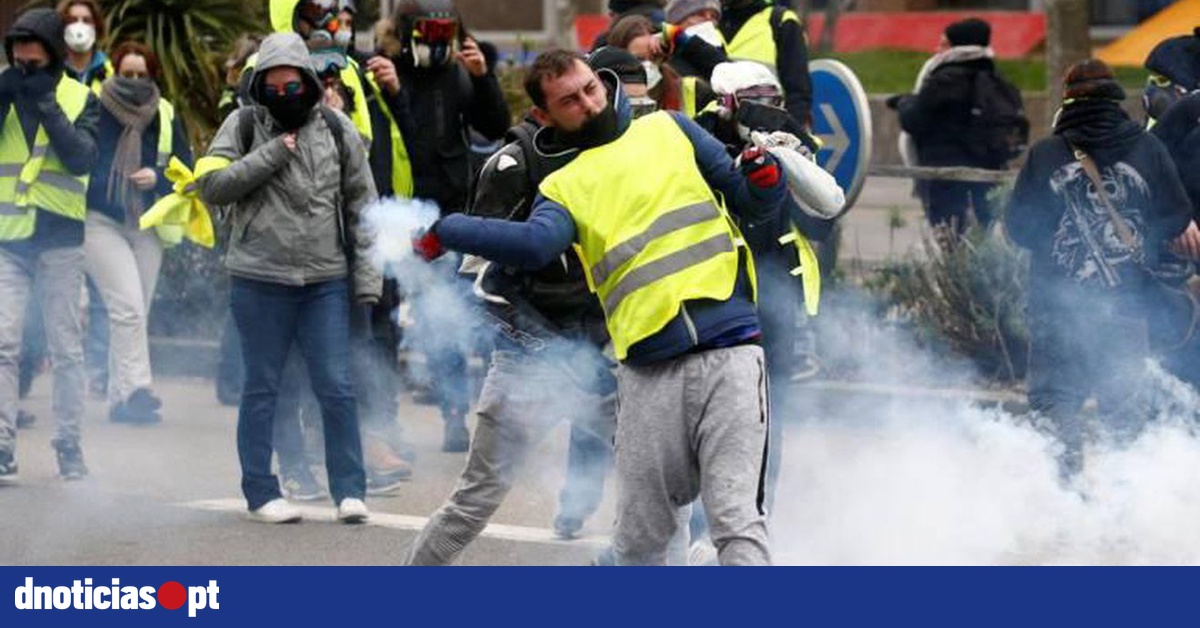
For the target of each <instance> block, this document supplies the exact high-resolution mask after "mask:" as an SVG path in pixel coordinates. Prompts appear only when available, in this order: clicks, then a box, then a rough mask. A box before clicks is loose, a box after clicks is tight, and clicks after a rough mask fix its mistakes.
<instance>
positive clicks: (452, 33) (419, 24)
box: [413, 16, 459, 44]
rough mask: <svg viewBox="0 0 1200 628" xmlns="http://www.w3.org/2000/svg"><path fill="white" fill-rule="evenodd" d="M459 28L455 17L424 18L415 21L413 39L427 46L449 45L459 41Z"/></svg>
mask: <svg viewBox="0 0 1200 628" xmlns="http://www.w3.org/2000/svg"><path fill="white" fill-rule="evenodd" d="M458 28H459V24H458V20H457V19H455V18H454V17H450V16H446V17H442V16H439V17H423V18H419V19H417V20H414V21H413V39H415V40H419V41H421V42H422V43H426V44H449V43H451V42H454V41H456V40H457V39H458Z"/></svg>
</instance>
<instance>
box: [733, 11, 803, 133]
mask: <svg viewBox="0 0 1200 628" xmlns="http://www.w3.org/2000/svg"><path fill="white" fill-rule="evenodd" d="M778 4H779V3H772V2H771V1H770V0H721V23H720V27H721V34H722V35H723V36H724V37H725V42H726V43H725V52H726V53H727V54H728V55H729V58H730V59H733V60H737V61H755V62H757V63H761V64H763V65H765V66H767V67H768V68H770V69H771V71H772V72H773V73H774V74H775V76H776V77H778V78H779V83H780V84H781V85H783V93H784V99H785V103H786V108H787V110H788V113H790V114H792V117H793V118H795V119H796V120H798V121H799V122H800V123H801V124H803V125H804V126H806V127H807V126H811V125H812V78H811V77H810V76H809V75H808V35H807V34H806V33H805V32H804V23H803V21H802V20H801V19H800V16H799V15H797V14H796V12H795V11H792V10H791V9H788V8H786V7H784V6H776V5H778Z"/></svg>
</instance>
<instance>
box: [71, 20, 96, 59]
mask: <svg viewBox="0 0 1200 628" xmlns="http://www.w3.org/2000/svg"><path fill="white" fill-rule="evenodd" d="M63 39H64V40H66V42H67V47H68V48H70V49H71V50H72V51H73V52H77V53H81V54H82V53H84V52H87V51H89V50H91V49H92V46H95V45H96V27H95V26H92V25H91V24H88V23H86V22H72V23H71V24H69V25H68V26H67V29H66V30H65V31H63Z"/></svg>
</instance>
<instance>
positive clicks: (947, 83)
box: [896, 59, 1002, 169]
mask: <svg viewBox="0 0 1200 628" xmlns="http://www.w3.org/2000/svg"><path fill="white" fill-rule="evenodd" d="M995 71H996V64H995V63H993V62H992V60H991V59H975V60H973V61H964V62H961V63H947V64H945V65H943V66H941V67H938V68H937V69H935V70H934V71H933V72H930V73H929V76H928V77H926V79H925V82H924V83H923V84H922V85H921V89H920V91H918V92H917V93H916V94H915V95H913V96H905V97H903V98H900V99H899V100H898V102H897V107H896V108H897V110H898V111H899V113H900V126H901V127H902V128H903V129H904V130H905V131H907V132H908V133H909V134H911V135H912V137H913V141H914V142H916V145H917V157H918V159H919V160H920V162H921V165H922V166H970V167H975V168H993V169H994V168H998V167H1000V166H1002V164H993V163H984V162H982V161H980V159H979V158H978V157H975V156H973V155H972V154H971V152H970V151H969V150H968V148H967V141H968V139H967V138H968V136H969V135H970V134H969V133H968V129H969V127H970V125H971V109H972V107H973V106H974V99H975V76H976V75H977V74H979V73H980V72H995Z"/></svg>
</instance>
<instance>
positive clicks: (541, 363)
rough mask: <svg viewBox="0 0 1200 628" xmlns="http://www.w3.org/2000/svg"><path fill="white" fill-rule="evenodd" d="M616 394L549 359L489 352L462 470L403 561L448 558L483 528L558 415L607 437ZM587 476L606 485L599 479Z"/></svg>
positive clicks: (441, 562)
mask: <svg viewBox="0 0 1200 628" xmlns="http://www.w3.org/2000/svg"><path fill="white" fill-rule="evenodd" d="M614 397H615V395H608V396H605V397H600V396H597V395H594V394H591V393H588V392H587V391H584V390H583V389H581V388H580V387H579V386H577V385H575V384H574V382H572V381H571V380H570V379H569V378H568V377H566V376H565V375H564V369H563V368H561V367H560V366H558V365H557V364H555V363H553V362H548V361H545V360H539V359H534V358H530V357H528V356H526V355H524V354H521V353H515V352H510V351H495V352H493V353H492V362H491V365H490V366H489V367H488V373H487V377H486V378H484V380H483V390H482V391H480V393H479V408H478V410H477V416H478V422H477V423H476V425H475V433H474V434H472V436H471V452H470V454H468V456H467V468H466V469H465V470H464V471H463V473H462V476H461V477H460V478H459V480H458V485H457V486H456V487H455V489H454V493H453V494H451V495H450V498H449V499H448V500H446V503H444V504H443V505H442V506H441V507H440V508H438V510H437V512H435V513H433V515H432V516H431V517H430V518H429V521H428V522H427V523H426V524H425V528H424V529H422V530H421V533H420V534H419V535H417V539H416V540H415V541H414V542H413V545H412V548H411V549H410V550H409V552H408V556H407V557H406V559H405V561H404V562H405V563H406V564H409V565H448V564H450V563H451V562H453V561H454V559H455V558H457V557H458V555H459V553H461V552H462V551H463V549H465V548H466V546H467V545H468V544H469V543H470V542H471V541H473V540H475V537H477V536H479V533H480V532H483V529H484V528H485V527H486V526H487V522H488V519H489V518H491V516H492V514H494V513H495V512H496V509H497V508H499V507H500V504H501V502H503V501H504V498H505V496H507V495H508V492H509V490H511V489H512V485H513V480H514V479H515V477H516V475H517V473H518V471H519V470H520V468H521V466H522V465H523V464H524V463H525V460H526V458H527V457H528V456H529V452H530V451H532V450H533V448H534V447H535V446H536V445H537V444H538V443H539V442H540V441H541V440H542V438H544V437H545V436H546V434H547V433H548V432H549V431H550V430H551V429H552V428H553V427H554V426H555V424H557V423H558V422H559V421H561V420H562V419H570V420H571V421H573V422H574V424H575V425H576V426H577V427H580V428H582V429H584V430H587V431H588V432H589V433H590V434H592V435H594V436H595V437H596V438H598V439H602V440H606V441H611V440H612V438H613V430H614V425H613V422H614V418H615V415H616V408H615V407H614V403H615V399H614ZM592 480H593V481H595V482H598V483H603V482H604V477H603V476H600V477H595V478H592ZM596 492H597V493H598V492H599V490H598V489H597V490H596Z"/></svg>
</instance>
